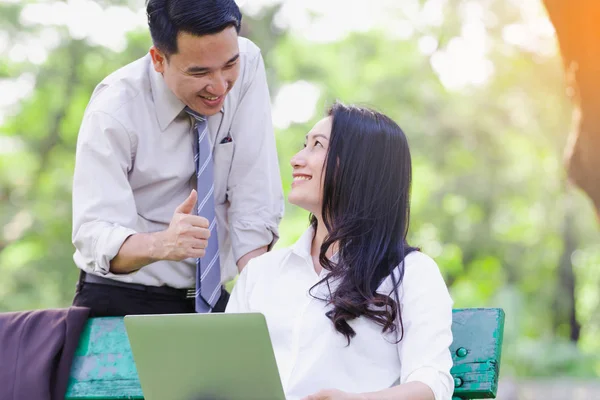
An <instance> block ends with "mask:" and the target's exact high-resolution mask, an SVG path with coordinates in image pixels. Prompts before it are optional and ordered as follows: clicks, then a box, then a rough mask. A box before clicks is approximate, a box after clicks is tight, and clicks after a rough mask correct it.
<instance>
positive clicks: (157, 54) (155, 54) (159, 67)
mask: <svg viewBox="0 0 600 400" xmlns="http://www.w3.org/2000/svg"><path fill="white" fill-rule="evenodd" d="M150 57H152V64H153V65H154V70H155V71H156V72H158V73H161V74H162V73H163V72H165V65H164V64H165V63H166V62H167V57H165V55H164V54H163V53H162V52H161V51H160V50H159V49H157V48H156V46H152V47H150Z"/></svg>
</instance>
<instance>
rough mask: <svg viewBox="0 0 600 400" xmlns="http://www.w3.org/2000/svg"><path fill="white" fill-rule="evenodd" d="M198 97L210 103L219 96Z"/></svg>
mask: <svg viewBox="0 0 600 400" xmlns="http://www.w3.org/2000/svg"><path fill="white" fill-rule="evenodd" d="M200 97H202V98H203V99H206V100H210V101H213V100H216V99H218V98H219V96H200Z"/></svg>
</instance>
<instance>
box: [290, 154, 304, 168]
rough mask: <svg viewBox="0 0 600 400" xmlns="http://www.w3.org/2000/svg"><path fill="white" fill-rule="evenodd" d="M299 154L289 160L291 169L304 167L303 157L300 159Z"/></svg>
mask: <svg viewBox="0 0 600 400" xmlns="http://www.w3.org/2000/svg"><path fill="white" fill-rule="evenodd" d="M300 153H301V152H298V153H296V154H294V156H293V157H292V159H291V160H290V164H291V165H292V168H299V167H302V166H304V165H306V162H305V161H304V157H301V155H300Z"/></svg>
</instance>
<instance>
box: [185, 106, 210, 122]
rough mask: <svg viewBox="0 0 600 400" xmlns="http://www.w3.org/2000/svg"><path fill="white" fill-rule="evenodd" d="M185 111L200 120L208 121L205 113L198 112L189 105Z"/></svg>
mask: <svg viewBox="0 0 600 400" xmlns="http://www.w3.org/2000/svg"><path fill="white" fill-rule="evenodd" d="M184 111H185V112H186V113H188V114H189V115H190V116H191V117H192V118H194V119H195V120H196V121H198V122H202V121H206V117H205V116H204V115H200V114H198V113H197V112H196V111H194V110H192V109H191V108H189V107H188V106H186V107H185V108H184Z"/></svg>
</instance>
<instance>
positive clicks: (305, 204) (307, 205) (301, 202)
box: [288, 192, 320, 214]
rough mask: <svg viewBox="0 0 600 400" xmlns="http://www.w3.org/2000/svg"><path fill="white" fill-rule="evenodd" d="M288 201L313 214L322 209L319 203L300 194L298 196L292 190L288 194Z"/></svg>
mask: <svg viewBox="0 0 600 400" xmlns="http://www.w3.org/2000/svg"><path fill="white" fill-rule="evenodd" d="M288 202H289V203H290V204H293V205H295V206H297V207H300V208H302V209H304V210H306V211H308V212H310V213H313V214H314V213H315V212H318V210H320V208H319V205H318V204H315V203H314V202H311V201H309V200H307V199H303V198H301V197H300V196H296V195H295V194H294V193H293V192H290V194H289V195H288Z"/></svg>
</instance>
